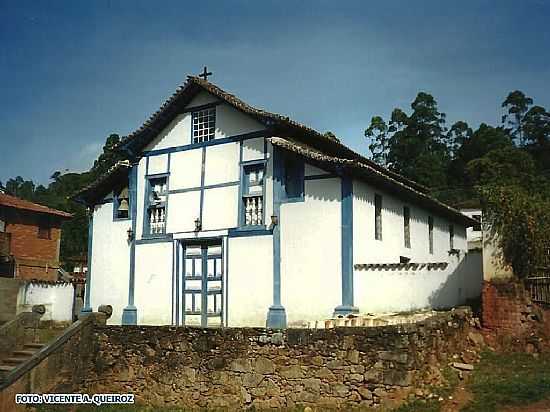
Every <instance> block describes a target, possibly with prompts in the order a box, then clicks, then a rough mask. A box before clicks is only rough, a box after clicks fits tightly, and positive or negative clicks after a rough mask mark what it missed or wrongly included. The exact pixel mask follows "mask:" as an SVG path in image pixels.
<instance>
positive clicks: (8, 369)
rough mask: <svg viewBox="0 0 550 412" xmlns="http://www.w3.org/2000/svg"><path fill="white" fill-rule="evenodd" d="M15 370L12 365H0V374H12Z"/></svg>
mask: <svg viewBox="0 0 550 412" xmlns="http://www.w3.org/2000/svg"><path fill="white" fill-rule="evenodd" d="M12 369H13V366H12V365H0V372H6V373H7V372H11V370H12Z"/></svg>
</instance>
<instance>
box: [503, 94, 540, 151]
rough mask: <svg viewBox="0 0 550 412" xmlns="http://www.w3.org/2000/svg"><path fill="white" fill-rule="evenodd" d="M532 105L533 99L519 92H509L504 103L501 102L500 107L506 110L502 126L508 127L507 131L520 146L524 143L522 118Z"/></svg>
mask: <svg viewBox="0 0 550 412" xmlns="http://www.w3.org/2000/svg"><path fill="white" fill-rule="evenodd" d="M532 104H533V99H531V98H530V97H527V96H526V95H525V94H524V93H523V92H522V91H520V90H514V91H513V92H510V93H509V94H508V96H507V97H506V99H505V100H504V102H502V107H503V108H504V109H505V110H506V113H505V114H504V115H503V116H502V124H503V125H508V126H509V127H508V128H507V131H508V132H509V133H510V135H511V136H512V137H513V138H514V139H516V140H517V141H518V143H519V144H520V145H523V144H524V143H525V142H524V136H523V134H524V132H523V117H524V115H525V114H526V113H527V111H528V110H529V107H530V106H531V105H532Z"/></svg>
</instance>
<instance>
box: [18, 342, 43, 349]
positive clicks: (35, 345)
mask: <svg viewBox="0 0 550 412" xmlns="http://www.w3.org/2000/svg"><path fill="white" fill-rule="evenodd" d="M23 346H24V347H25V348H33V349H40V348H42V346H44V344H43V343H25V344H24V345H23Z"/></svg>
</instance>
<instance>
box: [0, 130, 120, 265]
mask: <svg viewBox="0 0 550 412" xmlns="http://www.w3.org/2000/svg"><path fill="white" fill-rule="evenodd" d="M119 141H120V138H119V136H118V135H116V134H111V135H110V136H109V137H107V140H106V142H105V145H104V146H103V152H102V153H101V154H100V155H99V157H98V158H97V159H96V160H95V161H94V164H93V166H92V168H91V169H90V170H89V171H87V172H83V173H65V174H63V173H61V172H59V171H55V172H53V173H52V175H51V176H50V180H51V182H50V183H49V184H48V186H47V187H46V186H43V185H38V186H36V185H35V183H34V182H33V181H32V180H25V179H23V178H22V177H21V176H17V177H15V178H11V179H8V180H7V181H6V184H5V189H6V192H7V193H9V194H11V195H13V196H17V197H19V198H21V199H25V200H29V201H31V202H36V203H40V204H43V205H46V206H49V207H52V208H54V209H58V210H63V211H65V212H69V213H72V214H73V218H72V219H71V220H68V221H66V222H64V223H63V225H62V232H61V247H60V259H61V262H62V263H63V264H64V267H65V268H66V269H71V267H70V262H69V261H70V260H71V258H75V257H80V256H84V255H85V254H86V252H87V247H88V218H87V216H86V208H85V207H84V206H83V205H80V204H78V203H75V202H73V201H72V200H69V196H71V195H72V194H74V193H76V192H77V191H78V190H79V189H81V188H82V187H84V186H86V185H88V184H89V183H91V182H92V181H94V180H95V179H97V177H98V176H100V175H101V174H103V173H105V172H106V171H107V170H109V168H110V167H111V166H113V165H114V164H115V163H116V162H117V161H118V160H121V159H122V155H121V154H120V153H118V152H117V151H116V150H115V146H116V144H117V143H118V142H119ZM0 185H1V183H0Z"/></svg>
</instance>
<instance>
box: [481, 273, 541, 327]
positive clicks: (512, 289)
mask: <svg viewBox="0 0 550 412" xmlns="http://www.w3.org/2000/svg"><path fill="white" fill-rule="evenodd" d="M531 308H532V303H531V302H530V300H529V297H528V296H527V293H526V291H525V289H524V288H523V286H522V285H521V284H520V283H515V282H483V290H482V320H483V327H484V328H487V329H493V330H501V331H514V332H522V331H524V330H525V328H526V327H527V323H526V322H527V321H528V320H529V318H528V315H529V314H530V313H531V312H532V309H531Z"/></svg>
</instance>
